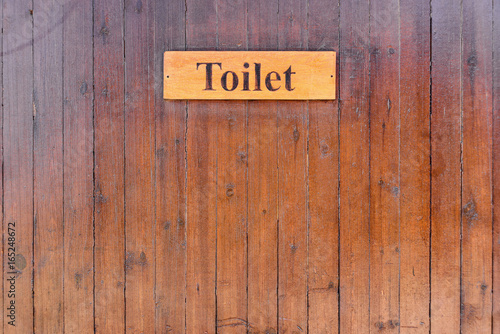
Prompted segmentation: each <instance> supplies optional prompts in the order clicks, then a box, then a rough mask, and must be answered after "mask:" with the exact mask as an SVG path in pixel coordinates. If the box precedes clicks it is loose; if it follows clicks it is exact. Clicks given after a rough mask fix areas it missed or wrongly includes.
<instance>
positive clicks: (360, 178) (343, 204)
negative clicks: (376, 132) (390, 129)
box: [339, 1, 370, 334]
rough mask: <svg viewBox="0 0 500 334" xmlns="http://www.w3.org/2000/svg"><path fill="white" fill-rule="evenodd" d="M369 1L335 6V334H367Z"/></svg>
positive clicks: (368, 314)
mask: <svg viewBox="0 0 500 334" xmlns="http://www.w3.org/2000/svg"><path fill="white" fill-rule="evenodd" d="M369 10H370V8H369V3H368V1H341V3H340V55H339V62H340V71H339V89H340V94H339V100H340V102H339V103H340V213H339V214H340V331H339V332H340V333H360V334H363V333H369V326H370V324H369V320H370V311H369V310H370V300H369V296H370V257H369V253H370V230H369V227H370V200H369V199H370V160H369V159H370V120H369V116H370V110H369V103H368V96H369V84H370V82H369V59H370V56H369V46H370V33H369V32H370V30H369V29H370V26H369V22H370V20H369V16H370V11H369Z"/></svg>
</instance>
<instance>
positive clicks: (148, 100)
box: [124, 1, 156, 333]
mask: <svg viewBox="0 0 500 334" xmlns="http://www.w3.org/2000/svg"><path fill="white" fill-rule="evenodd" d="M153 13H154V2H149V1H144V2H142V1H125V15H124V17H125V38H124V43H125V250H126V255H125V282H126V286H125V300H126V305H125V319H126V324H125V326H126V331H127V332H131V333H152V332H154V330H155V295H154V287H155V261H156V258H155V229H154V212H155V211H154V210H155V206H154V204H155V201H154V187H155V185H154V182H155V177H154V166H155V163H154V144H155V133H154V129H155V125H154V95H153V94H154V76H153V73H152V72H151V70H150V69H154V65H153V60H154V58H153V57H154V52H153V49H152V47H153V41H154V30H153V24H154V20H153Z"/></svg>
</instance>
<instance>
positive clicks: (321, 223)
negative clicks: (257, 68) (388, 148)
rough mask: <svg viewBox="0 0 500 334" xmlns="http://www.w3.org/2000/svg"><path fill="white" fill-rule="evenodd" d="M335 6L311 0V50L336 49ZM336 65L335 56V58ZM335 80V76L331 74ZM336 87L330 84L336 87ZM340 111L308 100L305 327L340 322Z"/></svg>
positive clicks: (322, 328) (327, 328)
mask: <svg viewBox="0 0 500 334" xmlns="http://www.w3.org/2000/svg"><path fill="white" fill-rule="evenodd" d="M339 14H340V13H339V6H338V3H333V4H332V3H331V2H330V1H311V2H310V3H309V6H308V16H309V25H308V30H309V35H308V48H309V50H324V51H326V50H338V47H339ZM333 65H334V66H336V62H334V64H333ZM333 79H334V80H337V78H336V77H334V78H333ZM335 92H336V88H335V89H334V93H335ZM338 121H339V113H338V101H310V102H309V132H308V133H309V137H308V143H309V144H308V147H309V151H308V180H309V181H308V203H309V217H308V219H309V235H308V245H309V248H308V249H309V253H308V330H309V332H310V333H329V334H334V333H338V328H339V324H338V322H339V303H338V301H339V300H338V293H339V190H338V189H339V123H338Z"/></svg>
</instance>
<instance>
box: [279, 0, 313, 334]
mask: <svg viewBox="0 0 500 334" xmlns="http://www.w3.org/2000/svg"><path fill="white" fill-rule="evenodd" d="M306 4H307V3H305V2H304V1H298V0H285V1H283V2H281V1H280V3H279V6H280V7H279V14H278V48H279V50H305V49H307V29H306V28H307V6H306ZM307 126H308V105H307V103H306V102H295V101H293V102H292V101H290V102H279V103H278V221H279V222H278V261H279V263H278V267H279V269H278V333H294V332H298V333H300V332H301V331H307V320H308V315H307V311H308V310H307V302H308V301H307V276H308V275H307V274H308V273H307V251H308V244H307V241H308V239H307V235H308V224H307V138H308V127H307Z"/></svg>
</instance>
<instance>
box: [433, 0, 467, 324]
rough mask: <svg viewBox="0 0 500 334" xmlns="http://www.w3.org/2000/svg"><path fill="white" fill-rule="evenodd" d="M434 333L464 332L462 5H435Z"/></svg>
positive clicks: (445, 1)
mask: <svg viewBox="0 0 500 334" xmlns="http://www.w3.org/2000/svg"><path fill="white" fill-rule="evenodd" d="M432 15H433V19H432V55H431V57H432V92H431V93H432V106H431V107H432V116H431V158H432V165H431V305H430V306H431V330H432V331H434V332H437V333H439V332H446V331H449V332H450V333H458V332H460V263H461V262H460V261H461V260H460V254H461V248H460V237H461V235H460V217H461V213H460V212H461V210H460V201H461V194H460V191H461V144H460V141H461V98H460V96H461V91H460V87H461V85H460V69H461V65H460V64H461V60H460V59H461V49H460V38H461V37H460V36H461V35H460V32H461V25H460V17H461V10H460V2H459V1H454V0H433V1H432Z"/></svg>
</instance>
